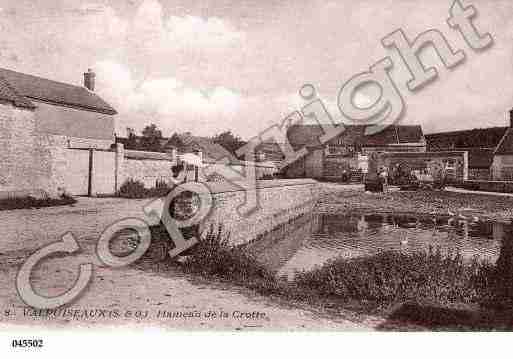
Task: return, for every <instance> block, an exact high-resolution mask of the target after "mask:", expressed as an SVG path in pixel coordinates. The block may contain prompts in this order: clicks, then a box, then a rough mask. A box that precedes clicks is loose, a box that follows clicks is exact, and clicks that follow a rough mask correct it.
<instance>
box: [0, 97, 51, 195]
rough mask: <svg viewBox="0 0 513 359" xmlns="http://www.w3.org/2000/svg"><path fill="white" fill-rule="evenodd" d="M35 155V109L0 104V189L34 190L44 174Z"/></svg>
mask: <svg viewBox="0 0 513 359" xmlns="http://www.w3.org/2000/svg"><path fill="white" fill-rule="evenodd" d="M36 158H37V139H36V129H35V118H34V112H33V111H30V110H25V109H20V108H16V107H14V106H12V105H9V104H6V103H5V104H0V191H14V190H31V189H35V188H36V186H37V178H38V177H39V176H40V175H42V174H43V173H42V169H41V168H40V166H39V165H37V162H36Z"/></svg>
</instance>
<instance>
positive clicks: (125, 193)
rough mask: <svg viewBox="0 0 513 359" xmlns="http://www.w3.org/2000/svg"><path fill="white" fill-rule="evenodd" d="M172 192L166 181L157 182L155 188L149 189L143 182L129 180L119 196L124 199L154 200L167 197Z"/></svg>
mask: <svg viewBox="0 0 513 359" xmlns="http://www.w3.org/2000/svg"><path fill="white" fill-rule="evenodd" d="M170 191H171V188H169V187H168V185H167V183H166V182H165V181H159V180H157V181H156V183H155V187H153V188H149V189H148V188H146V187H145V186H144V183H142V182H141V181H138V180H134V179H132V178H129V179H128V180H126V181H125V183H123V184H122V185H121V187H120V188H119V190H118V193H117V195H118V196H119V197H124V198H154V197H165V196H167V194H168V193H169V192H170Z"/></svg>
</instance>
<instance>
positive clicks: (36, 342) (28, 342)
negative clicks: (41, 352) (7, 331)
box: [11, 339, 43, 348]
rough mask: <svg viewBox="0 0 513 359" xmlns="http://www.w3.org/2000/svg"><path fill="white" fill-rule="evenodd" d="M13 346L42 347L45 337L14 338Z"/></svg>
mask: <svg viewBox="0 0 513 359" xmlns="http://www.w3.org/2000/svg"><path fill="white" fill-rule="evenodd" d="M11 346H12V347H13V348H42V347H43V339H13V340H12V342H11Z"/></svg>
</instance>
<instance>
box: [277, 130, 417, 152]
mask: <svg viewBox="0 0 513 359" xmlns="http://www.w3.org/2000/svg"><path fill="white" fill-rule="evenodd" d="M323 134H324V132H323V130H322V128H321V127H320V126H319V125H295V126H291V127H290V128H289V131H288V133H287V136H288V139H289V142H290V144H291V145H292V147H294V149H297V148H300V147H303V146H316V145H320V142H319V138H320V137H321V136H322V135H323ZM422 136H423V133H422V127H421V126H418V125H412V126H410V125H393V126H387V127H386V128H385V129H384V130H383V131H380V132H378V133H376V134H373V135H365V126H346V127H345V130H344V131H343V132H342V133H341V134H340V135H339V136H337V137H336V138H334V139H332V140H331V142H343V143H350V144H357V145H360V146H385V145H390V144H401V143H415V142H420V141H421V140H422Z"/></svg>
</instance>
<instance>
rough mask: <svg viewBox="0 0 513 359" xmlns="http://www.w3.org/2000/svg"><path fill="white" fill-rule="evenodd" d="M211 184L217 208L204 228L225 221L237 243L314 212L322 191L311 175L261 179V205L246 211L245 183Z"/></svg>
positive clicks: (245, 241)
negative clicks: (239, 185) (299, 177)
mask: <svg viewBox="0 0 513 359" xmlns="http://www.w3.org/2000/svg"><path fill="white" fill-rule="evenodd" d="M207 186H208V187H209V189H210V190H211V193H212V197H213V208H212V211H211V213H210V214H209V216H208V217H207V218H206V220H205V221H204V222H203V223H202V225H201V229H202V230H205V229H208V228H209V227H210V226H211V225H214V226H217V225H219V224H222V225H223V228H224V231H225V233H230V238H229V240H230V243H231V244H235V245H237V244H243V243H247V242H249V241H251V240H253V239H255V238H256V237H257V236H259V235H261V234H263V233H266V232H270V231H271V230H273V229H274V228H275V227H276V226H278V225H280V224H283V223H285V222H287V221H289V220H291V219H293V218H296V217H298V216H300V215H302V214H305V213H308V212H310V211H311V210H312V209H313V205H314V202H315V200H316V198H317V193H318V191H317V190H316V189H317V187H318V183H317V182H316V181H313V180H309V179H298V180H269V181H258V182H257V199H258V208H257V209H256V210H255V211H253V212H252V213H250V214H249V215H245V211H244V210H245V209H246V206H247V197H246V192H245V191H244V190H243V189H242V188H241V187H238V186H237V185H234V184H228V183H210V184H209V183H207ZM246 186H247V185H246ZM250 195H251V194H250ZM250 207H252V206H248V207H247V208H250Z"/></svg>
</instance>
